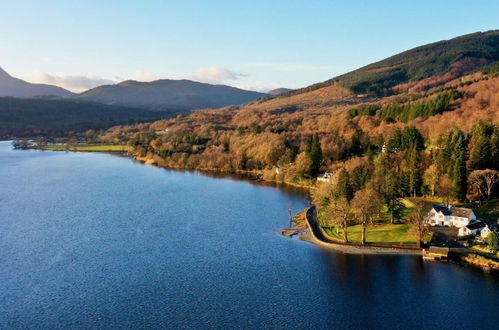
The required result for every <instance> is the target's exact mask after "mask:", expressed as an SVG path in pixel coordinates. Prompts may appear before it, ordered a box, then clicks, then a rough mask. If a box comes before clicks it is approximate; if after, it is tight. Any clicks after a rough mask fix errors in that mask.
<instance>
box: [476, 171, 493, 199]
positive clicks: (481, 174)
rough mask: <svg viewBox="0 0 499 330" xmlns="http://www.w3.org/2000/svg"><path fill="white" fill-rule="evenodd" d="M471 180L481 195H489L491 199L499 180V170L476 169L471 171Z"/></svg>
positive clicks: (488, 197)
mask: <svg viewBox="0 0 499 330" xmlns="http://www.w3.org/2000/svg"><path fill="white" fill-rule="evenodd" d="M469 182H470V185H471V186H472V187H473V188H474V189H475V190H476V191H477V192H478V193H479V194H480V196H482V197H487V200H489V199H490V195H492V191H493V189H494V185H495V184H496V183H497V182H499V172H498V171H496V170H490V169H486V170H476V171H473V172H471V174H470V177H469Z"/></svg>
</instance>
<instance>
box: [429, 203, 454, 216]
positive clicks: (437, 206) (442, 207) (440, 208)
mask: <svg viewBox="0 0 499 330" xmlns="http://www.w3.org/2000/svg"><path fill="white" fill-rule="evenodd" d="M433 209H434V210H435V211H437V212H442V213H443V215H450V211H449V209H448V208H447V206H445V205H442V204H434V205H433Z"/></svg>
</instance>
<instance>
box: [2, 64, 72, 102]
mask: <svg viewBox="0 0 499 330" xmlns="http://www.w3.org/2000/svg"><path fill="white" fill-rule="evenodd" d="M73 95H74V93H72V92H70V91H68V90H66V89H64V88H62V87H58V86H54V85H49V84H33V83H29V82H27V81H25V80H22V79H19V78H15V77H13V76H11V75H10V74H8V73H7V71H5V70H4V69H2V68H1V67H0V97H1V96H11V97H34V96H58V97H69V96H73Z"/></svg>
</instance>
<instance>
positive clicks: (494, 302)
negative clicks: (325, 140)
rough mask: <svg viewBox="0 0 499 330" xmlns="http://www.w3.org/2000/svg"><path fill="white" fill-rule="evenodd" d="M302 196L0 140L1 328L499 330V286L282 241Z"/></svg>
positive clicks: (457, 271) (414, 260)
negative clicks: (25, 147) (20, 147)
mask: <svg viewBox="0 0 499 330" xmlns="http://www.w3.org/2000/svg"><path fill="white" fill-rule="evenodd" d="M306 204H307V198H306V196H305V195H304V194H303V193H300V192H299V191H292V190H286V189H282V188H276V187H268V186H267V187H266V186H261V185H255V184H252V183H250V182H246V181H240V180H236V179H231V178H213V177H209V176H204V175H200V174H196V173H184V172H176V171H168V170H165V169H160V168H156V167H151V166H145V165H141V164H138V163H136V162H134V161H132V160H130V159H128V158H124V157H119V156H113V155H107V154H92V153H65V152H41V151H15V150H12V149H11V147H10V144H9V143H8V142H0V328H6V329H10V328H12V329H17V328H32V329H40V328H56V329H101V328H134V329H137V328H162V329H172V328H173V329H175V328H186V329H205V328H253V329H263V328H278V329H292V328H301V329H311V328H313V329H338V328H349V329H359V328H390V329H393V328H421V329H430V328H444V329H463V328H467V329H480V328H481V329H493V328H498V324H499V322H498V316H497V312H498V311H499V308H498V302H499V277H498V276H497V274H494V273H488V272H484V271H482V270H480V269H475V268H472V267H463V266H460V265H457V264H452V263H451V264H435V263H427V262H423V261H422V260H421V258H418V257H414V256H361V255H345V254H341V253H334V252H331V251H323V250H321V249H319V248H317V247H315V246H313V245H310V244H308V243H305V242H301V241H299V240H296V239H287V238H283V237H281V236H279V235H277V234H276V231H277V230H278V229H279V228H281V227H283V226H285V225H286V224H287V222H288V219H287V210H288V207H289V205H292V207H293V209H294V210H296V211H298V210H299V209H301V208H303V207H305V206H306Z"/></svg>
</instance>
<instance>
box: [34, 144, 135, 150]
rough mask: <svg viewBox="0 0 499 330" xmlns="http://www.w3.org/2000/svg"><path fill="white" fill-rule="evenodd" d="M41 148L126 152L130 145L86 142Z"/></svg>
mask: <svg viewBox="0 0 499 330" xmlns="http://www.w3.org/2000/svg"><path fill="white" fill-rule="evenodd" d="M40 149H42V150H52V151H100V152H110V151H114V152H117V151H118V152H126V151H128V146H126V145H114V144H85V145H75V146H67V145H45V146H42V147H41V148H40Z"/></svg>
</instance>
